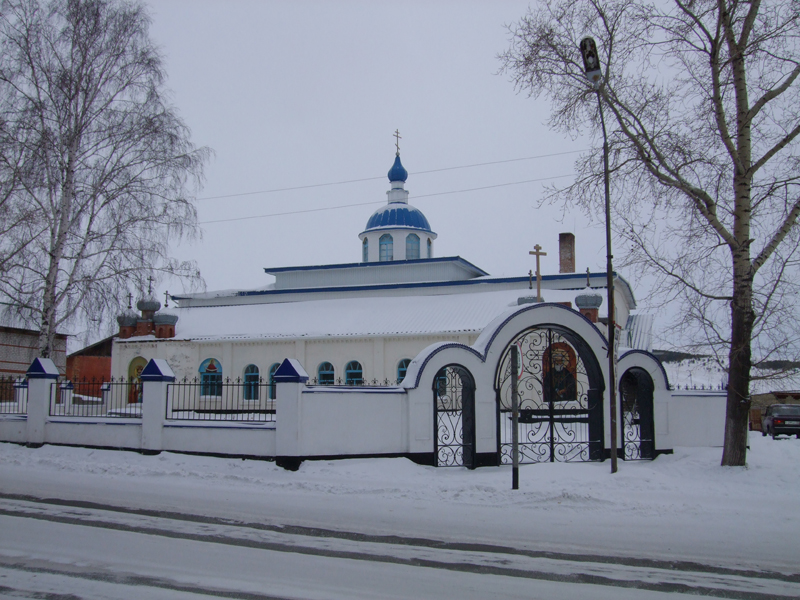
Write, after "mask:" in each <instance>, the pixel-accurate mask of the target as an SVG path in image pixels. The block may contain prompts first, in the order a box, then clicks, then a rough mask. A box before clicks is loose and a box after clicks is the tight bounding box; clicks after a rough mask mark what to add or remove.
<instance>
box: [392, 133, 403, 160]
mask: <svg viewBox="0 0 800 600" xmlns="http://www.w3.org/2000/svg"><path fill="white" fill-rule="evenodd" d="M402 139H403V138H402V137H400V130H399V129H395V130H394V146H395V148H397V154H398V156H399V155H400V140H402Z"/></svg>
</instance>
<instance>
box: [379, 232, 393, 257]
mask: <svg viewBox="0 0 800 600" xmlns="http://www.w3.org/2000/svg"><path fill="white" fill-rule="evenodd" d="M379 246H380V257H379V259H380V262H388V261H390V260H394V238H393V237H392V236H391V234H388V233H384V234H383V235H382V236H381V239H380V241H379Z"/></svg>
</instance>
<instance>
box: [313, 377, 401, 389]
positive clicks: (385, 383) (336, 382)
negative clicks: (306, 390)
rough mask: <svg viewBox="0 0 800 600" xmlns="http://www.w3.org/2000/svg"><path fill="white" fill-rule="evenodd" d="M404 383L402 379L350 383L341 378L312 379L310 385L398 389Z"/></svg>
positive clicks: (364, 380) (367, 380)
mask: <svg viewBox="0 0 800 600" xmlns="http://www.w3.org/2000/svg"><path fill="white" fill-rule="evenodd" d="M402 381H403V380H402V379H384V380H383V381H380V380H378V379H359V380H356V381H351V382H349V383H348V382H347V381H346V380H344V379H342V378H341V377H337V378H336V379H335V380H328V381H326V380H320V379H317V378H316V377H312V378H310V379H309V380H308V385H330V386H343V387H352V386H365V387H397V386H398V385H400V384H401V383H402Z"/></svg>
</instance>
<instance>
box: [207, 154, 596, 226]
mask: <svg viewBox="0 0 800 600" xmlns="http://www.w3.org/2000/svg"><path fill="white" fill-rule="evenodd" d="M587 150H588V148H584V149H582V150H568V151H566V152H555V153H553V154H540V155H538V156H526V157H523V158H509V159H506V160H493V161H490V162H482V163H474V164H471V165H460V166H457V167H443V168H441V169H430V170H429V171H415V172H414V175H425V174H427V173H440V172H442V171H455V170H457V169H471V168H473V167H485V166H489V165H500V164H504V163H512V162H520V161H523V160H537V159H539V158H550V157H553V156H564V155H566V154H577V153H579V152H586V151H587ZM384 177H386V176H385V175H381V176H379V177H364V178H363V179H346V180H344V181H331V182H328V183H312V184H309V185H297V186H293V187H285V188H273V189H270V190H258V191H256V192H240V193H238V194H225V195H222V196H205V197H203V198H197V200H222V199H224V198H237V197H240V196H255V195H257V194H274V193H276V192H291V191H293V190H307V189H311V188H318V187H326V186H329V185H345V184H348V183H361V182H363V181H375V180H378V179H383V178H384ZM417 198H420V196H417ZM366 204H375V203H374V202H367V203H366ZM350 206H359V205H358V204H352V205H350ZM281 214H283V213H281ZM286 214H291V213H286Z"/></svg>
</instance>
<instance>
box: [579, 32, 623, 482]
mask: <svg viewBox="0 0 800 600" xmlns="http://www.w3.org/2000/svg"><path fill="white" fill-rule="evenodd" d="M580 50H581V56H582V57H583V70H584V72H585V73H586V79H588V80H589V83H591V84H592V88H594V91H595V92H597V105H598V107H599V108H600V125H601V127H602V129H603V176H604V180H605V192H606V261H607V262H606V276H607V277H608V280H607V284H606V288H607V291H608V335H607V337H608V379H609V398H610V404H611V410H610V412H611V423H610V425H611V472H612V473H616V472H617V380H616V374H615V372H616V369H615V366H616V365H615V361H614V358H615V354H616V352H615V350H614V342H615V341H616V340H615V337H616V323H615V322H614V270H613V266H612V258H613V256H612V255H611V199H610V196H611V194H610V192H609V184H608V136H607V135H606V121H605V118H604V117H603V100H602V97H601V94H600V88H601V86H602V84H603V72H602V69H601V68H600V58H599V57H598V54H597V45H596V44H595V43H594V39H593V38H591V37H585V38H583V39H582V40H581V43H580Z"/></svg>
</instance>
